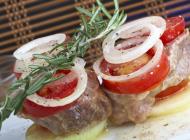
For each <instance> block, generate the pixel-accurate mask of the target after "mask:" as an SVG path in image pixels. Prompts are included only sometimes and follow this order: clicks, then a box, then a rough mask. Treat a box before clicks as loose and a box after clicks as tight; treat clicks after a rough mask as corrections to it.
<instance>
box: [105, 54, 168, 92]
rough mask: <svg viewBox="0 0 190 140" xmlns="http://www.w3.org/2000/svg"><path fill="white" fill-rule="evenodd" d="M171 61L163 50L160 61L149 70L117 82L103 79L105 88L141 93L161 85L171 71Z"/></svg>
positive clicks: (113, 90)
mask: <svg viewBox="0 0 190 140" xmlns="http://www.w3.org/2000/svg"><path fill="white" fill-rule="evenodd" d="M169 70H170V68H169V61H168V58H167V55H166V54H165V52H163V54H162V56H161V59H160V61H159V63H158V64H157V65H156V66H155V67H154V68H153V70H150V71H149V72H147V73H145V74H142V75H141V76H139V77H135V78H132V79H130V80H127V81H122V82H117V81H109V80H105V79H103V86H104V88H105V89H107V90H109V91H111V92H113V93H117V94H140V93H144V92H146V91H149V90H151V89H153V88H155V87H156V86H157V85H159V84H160V83H161V82H162V81H163V80H164V79H165V78H166V76H167V75H168V73H169Z"/></svg>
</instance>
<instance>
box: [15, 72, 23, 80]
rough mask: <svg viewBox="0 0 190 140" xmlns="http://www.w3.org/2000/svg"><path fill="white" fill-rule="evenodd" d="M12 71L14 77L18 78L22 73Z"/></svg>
mask: <svg viewBox="0 0 190 140" xmlns="http://www.w3.org/2000/svg"><path fill="white" fill-rule="evenodd" d="M13 73H14V75H15V76H16V79H19V78H20V77H21V75H22V73H18V72H13Z"/></svg>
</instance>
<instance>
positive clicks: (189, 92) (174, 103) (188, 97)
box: [150, 86, 190, 117]
mask: <svg viewBox="0 0 190 140" xmlns="http://www.w3.org/2000/svg"><path fill="white" fill-rule="evenodd" d="M188 108H190V87H189V86H188V87H186V88H185V89H184V90H183V91H181V92H180V93H178V94H176V95H174V96H171V97H169V98H168V99H164V100H162V101H159V102H158V103H156V104H155V106H154V107H153V110H152V112H151V115H150V117H159V116H163V115H170V114H173V113H177V112H181V111H184V110H186V109H188Z"/></svg>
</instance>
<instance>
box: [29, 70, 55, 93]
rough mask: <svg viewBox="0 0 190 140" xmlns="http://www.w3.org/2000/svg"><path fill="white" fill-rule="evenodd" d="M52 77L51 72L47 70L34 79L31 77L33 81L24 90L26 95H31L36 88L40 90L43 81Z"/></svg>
mask: <svg viewBox="0 0 190 140" xmlns="http://www.w3.org/2000/svg"><path fill="white" fill-rule="evenodd" d="M51 77H52V73H50V72H48V73H46V74H42V75H39V76H38V77H37V78H36V79H33V80H34V81H35V82H33V83H32V84H31V85H30V87H29V88H28V89H27V90H26V94H27V95H31V94H33V93H36V92H37V91H38V90H40V89H41V88H42V87H43V85H44V83H45V81H47V80H48V79H50V78H51Z"/></svg>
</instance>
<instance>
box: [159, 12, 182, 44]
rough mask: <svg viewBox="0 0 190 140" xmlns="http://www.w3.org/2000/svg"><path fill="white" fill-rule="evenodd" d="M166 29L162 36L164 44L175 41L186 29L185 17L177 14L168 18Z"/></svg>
mask: <svg viewBox="0 0 190 140" xmlns="http://www.w3.org/2000/svg"><path fill="white" fill-rule="evenodd" d="M166 25H167V27H166V30H165V32H164V33H163V35H162V36H161V37H160V39H161V40H162V42H163V44H164V45H166V44H168V43H170V42H171V41H173V40H174V39H175V38H176V37H177V36H179V35H180V34H182V33H183V32H184V30H185V19H184V17H182V16H176V17H171V18H168V19H166Z"/></svg>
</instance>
